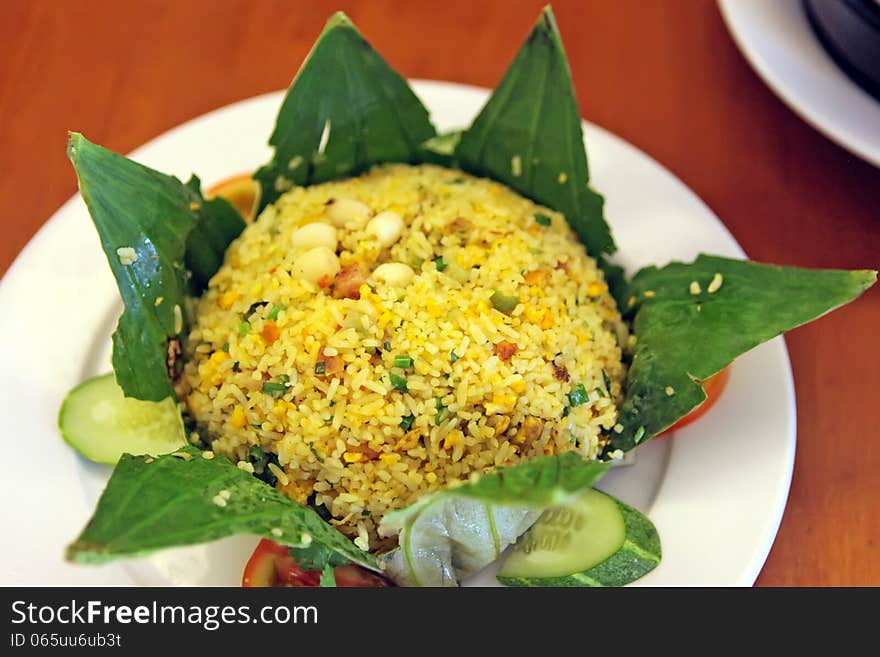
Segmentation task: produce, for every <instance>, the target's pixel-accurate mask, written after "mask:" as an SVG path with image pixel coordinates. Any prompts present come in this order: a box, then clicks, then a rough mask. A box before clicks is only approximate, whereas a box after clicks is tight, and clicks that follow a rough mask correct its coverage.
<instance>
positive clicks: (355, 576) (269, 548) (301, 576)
mask: <svg viewBox="0 0 880 657" xmlns="http://www.w3.org/2000/svg"><path fill="white" fill-rule="evenodd" d="M333 576H334V577H335V578H336V586H339V587H366V586H369V587H384V586H388V582H387V580H385V579H384V578H383V577H380V576H379V575H376V574H375V573H371V572H370V571H368V570H366V569H364V568H361V567H360V566H355V565H348V566H336V567H335V568H334V569H333ZM320 579H321V571H319V570H303V569H302V568H300V566H299V564H297V563H296V561H295V560H294V558H293V557H292V556H290V552H289V550H288V548H287V547H286V546H284V545H280V544H278V543H276V542H275V541H270V540H269V539H266V538H264V539H262V540H261V541H260V543H259V544H258V545H257V548H256V549H255V550H254V553H253V554H252V555H251V558H250V559H248V562H247V565H246V566H245V567H244V574H243V575H242V578H241V585H242V586H244V587H312V586H318V585H319V582H320Z"/></svg>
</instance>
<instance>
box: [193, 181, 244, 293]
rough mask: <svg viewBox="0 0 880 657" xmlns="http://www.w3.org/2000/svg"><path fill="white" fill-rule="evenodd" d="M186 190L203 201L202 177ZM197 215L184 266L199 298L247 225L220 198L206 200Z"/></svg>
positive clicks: (196, 212)
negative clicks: (189, 274) (232, 244)
mask: <svg viewBox="0 0 880 657" xmlns="http://www.w3.org/2000/svg"><path fill="white" fill-rule="evenodd" d="M186 186H187V187H188V188H189V189H190V190H192V192H193V193H194V194H197V195H198V196H199V198H200V199H202V191H201V182H200V181H199V179H198V177H196V176H195V175H194V176H192V178H190V179H189V182H187V183H186ZM193 214H194V215H195V225H194V226H193V229H192V231H190V234H189V238H188V239H187V241H186V255H185V257H184V264H186V266H187V269H189V271H190V273H191V274H192V276H191V278H190V293H191V294H192V295H193V296H199V295H201V293H202V292H204V291H205V289H206V288H207V287H208V281H209V280H211V277H212V276H213V275H214V274H216V273H217V270H218V269H220V266H221V265H222V264H223V258H224V257H225V256H226V249H227V247H228V246H229V245H230V243H232V240H234V239H235V238H236V237H238V236H239V235H240V234H241V231H243V230H244V228H245V225H246V224H245V221H244V219H242V217H241V215H240V214H239V213H238V210H236V209H235V206H233V205H232V204H231V203H230V202H229V201H227V200H226V199H224V198H220V197H219V196H217V197H215V198H212V199H202V200H201V201H200V202H199V205H198V207H197V208H196V207H194V206H193Z"/></svg>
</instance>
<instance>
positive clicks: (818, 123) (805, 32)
mask: <svg viewBox="0 0 880 657" xmlns="http://www.w3.org/2000/svg"><path fill="white" fill-rule="evenodd" d="M718 4H719V5H720V7H721V14H722V15H723V16H724V20H725V22H726V23H727V27H728V29H729V30H730V32H731V34H732V35H733V39H734V41H736V44H737V46H739V49H740V50H741V51H742V53H743V55H745V57H746V59H747V60H748V61H749V63H750V64H751V65H752V67H753V68H754V69H755V71H757V73H758V75H760V76H761V78H763V80H764V82H766V83H767V84H768V85H769V87H770V88H771V89H772V90H773V91H774V92H775V93H776V94H777V95H778V96H779V97H780V98H781V99H782V100H783V101H784V102H785V103H786V104H787V105H788V106H789V107H790V108H791V109H792V110H794V112H796V113H797V114H799V115H800V117H801V118H802V119H804V120H805V121H806V122H807V123H809V124H810V125H812V126H813V127H814V128H816V129H817V130H818V131H819V132H821V133H822V134H824V135H825V136H826V137H828V138H829V139H831V140H833V141H835V142H837V143H838V144H840V145H841V146H843V147H844V148H846V149H847V150H849V151H850V152H852V153H855V154H856V155H858V156H859V157H861V158H863V159H865V160H867V161H868V162H871V163H872V164H874V165H875V166H880V102H878V101H877V100H875V99H874V98H873V97H871V96H870V95H869V94H868V93H867V92H866V91H864V90H862V88H861V87H859V86H858V85H857V84H856V83H855V82H853V81H852V80H850V79H849V77H847V75H846V74H845V73H844V72H843V71H842V70H841V69H840V68H839V67H838V66H837V64H835V63H834V60H833V59H831V56H830V55H829V54H828V53H827V52H826V51H825V49H824V48H823V47H822V44H821V43H820V42H819V39H818V38H817V37H816V34H815V32H813V29H812V27H810V23H809V21H808V20H807V16H806V14H805V13H804V8H803V5H802V4H801V2H800V0H719V3H718Z"/></svg>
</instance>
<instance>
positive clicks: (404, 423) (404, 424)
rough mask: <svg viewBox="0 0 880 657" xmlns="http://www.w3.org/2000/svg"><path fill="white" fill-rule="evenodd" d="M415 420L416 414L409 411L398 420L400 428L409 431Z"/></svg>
mask: <svg viewBox="0 0 880 657" xmlns="http://www.w3.org/2000/svg"><path fill="white" fill-rule="evenodd" d="M415 421H416V416H415V415H413V414H412V413H410V414H409V415H407V416H405V417H403V418H402V419H401V420H400V428H401V429H403V430H404V431H409V430H410V429H412V425H413V422H415Z"/></svg>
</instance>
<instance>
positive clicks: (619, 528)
mask: <svg viewBox="0 0 880 657" xmlns="http://www.w3.org/2000/svg"><path fill="white" fill-rule="evenodd" d="M658 563H660V537H659V536H658V535H657V529H656V528H655V527H654V525H653V523H652V522H651V521H650V520H648V519H647V518H646V517H645V516H643V515H642V514H641V513H639V512H638V511H636V510H635V509H634V508H632V507H631V506H627V505H626V504H624V503H623V502H620V501H619V500H616V499H614V498H613V497H611V496H610V495H606V494H605V493H602V492H600V491H598V490H595V489H590V490H588V491H586V492H585V493H583V494H582V495H580V496H578V497H577V498H576V499H574V500H573V501H572V502H571V503H569V504H567V505H565V506H559V507H554V508H552V509H548V510H547V511H545V512H544V514H543V515H542V516H541V517H540V518H539V519H538V521H537V522H536V523H535V524H534V525H533V526H532V528H531V529H530V530H529V531H527V532H526V533H525V534H523V535H522V537H520V539H519V541H517V543H516V545H515V546H514V548H513V550H512V551H511V553H510V555H509V556H508V557H507V559H506V560H505V562H504V564H503V565H502V566H501V569H500V570H499V572H498V580H499V581H500V582H501V583H502V584H506V585H507V586H623V585H624V584H628V583H629V582H632V581H634V580H636V579H638V578H639V577H641V576H642V575H644V574H645V573H647V572H649V571H651V570H653V569H654V568H655V567H656V566H657V564H658Z"/></svg>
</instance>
